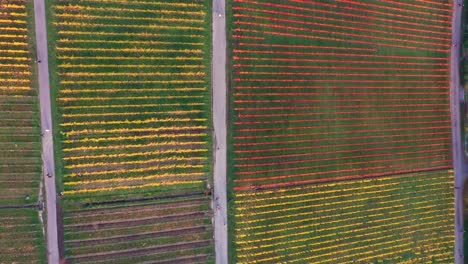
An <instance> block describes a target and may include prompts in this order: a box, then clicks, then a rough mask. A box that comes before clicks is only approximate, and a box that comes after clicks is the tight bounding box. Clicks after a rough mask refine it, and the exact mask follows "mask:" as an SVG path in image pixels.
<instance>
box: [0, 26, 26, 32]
mask: <svg viewBox="0 0 468 264" xmlns="http://www.w3.org/2000/svg"><path fill="white" fill-rule="evenodd" d="M0 30H1V31H3V32H5V31H19V32H28V29H27V28H20V27H0Z"/></svg>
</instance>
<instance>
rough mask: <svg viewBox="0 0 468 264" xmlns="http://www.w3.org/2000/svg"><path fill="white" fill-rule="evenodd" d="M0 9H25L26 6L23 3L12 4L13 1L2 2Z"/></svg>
mask: <svg viewBox="0 0 468 264" xmlns="http://www.w3.org/2000/svg"><path fill="white" fill-rule="evenodd" d="M2 9H3V10H8V9H21V10H25V9H26V6H25V5H24V4H23V5H17V4H13V3H2Z"/></svg>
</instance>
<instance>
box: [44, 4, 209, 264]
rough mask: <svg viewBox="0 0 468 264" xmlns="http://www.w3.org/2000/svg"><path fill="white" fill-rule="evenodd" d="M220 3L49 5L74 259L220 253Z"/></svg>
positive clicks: (163, 259)
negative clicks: (215, 82) (214, 108)
mask: <svg viewBox="0 0 468 264" xmlns="http://www.w3.org/2000/svg"><path fill="white" fill-rule="evenodd" d="M210 2H211V1H170V2H165V1H164V2H163V1H161V2H160V1H148V0H143V1H118V0H106V1H102V0H99V1H97V0H81V1H66V2H63V1H53V3H51V9H52V12H51V13H50V14H49V15H50V18H51V20H50V30H49V31H50V32H53V33H52V35H53V36H52V38H53V39H55V42H56V45H55V49H54V50H52V51H51V54H52V55H51V57H52V59H51V61H52V68H56V72H57V75H56V76H53V78H55V81H54V82H55V86H56V90H55V91H54V94H55V95H54V96H55V104H56V105H55V109H56V112H57V113H58V115H57V116H56V119H57V120H58V121H59V122H58V126H57V128H56V131H59V134H58V135H57V138H56V139H57V140H56V142H55V144H56V149H57V151H56V152H57V155H58V157H59V168H60V172H59V173H60V174H61V175H62V180H61V181H62V182H61V183H59V184H60V185H61V186H62V187H60V188H63V196H62V198H61V200H62V202H61V204H62V207H63V208H62V211H63V228H64V230H63V231H64V234H63V237H64V241H65V242H64V245H65V247H64V249H63V251H64V254H65V257H66V258H67V259H68V260H69V261H72V262H73V263H96V262H99V263H120V262H121V263H128V261H129V258H132V263H137V262H138V263H139V262H145V263H146V261H154V260H158V263H174V262H176V263H192V262H211V261H212V255H213V249H212V231H211V214H212V213H211V209H210V206H209V204H210V199H209V194H210V190H209V187H208V186H209V184H210V182H211V133H210V130H211V125H210V124H211V115H210V110H211V102H210V75H209V72H210V40H211V38H210V30H209V29H210V21H211V16H210V14H211V13H210V12H209V10H210V8H211V7H210V5H211V4H210ZM55 58H56V59H55ZM52 72H54V71H52ZM135 261H136V262H135Z"/></svg>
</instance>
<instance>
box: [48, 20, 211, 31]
mask: <svg viewBox="0 0 468 264" xmlns="http://www.w3.org/2000/svg"><path fill="white" fill-rule="evenodd" d="M54 24H55V25H56V26H61V27H63V26H70V27H88V28H96V27H106V28H122V27H125V28H136V29H144V30H149V29H159V30H160V29H168V30H188V31H193V30H195V31H205V29H204V28H203V27H190V26H164V25H133V24H128V25H121V24H106V23H85V22H66V21H62V22H59V23H58V22H54Z"/></svg>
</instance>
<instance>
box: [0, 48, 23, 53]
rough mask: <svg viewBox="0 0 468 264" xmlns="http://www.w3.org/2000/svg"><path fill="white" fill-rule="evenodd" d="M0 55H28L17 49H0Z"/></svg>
mask: <svg viewBox="0 0 468 264" xmlns="http://www.w3.org/2000/svg"><path fill="white" fill-rule="evenodd" d="M0 53H2V54H7V53H14V54H29V51H27V50H19V49H7V50H5V49H0Z"/></svg>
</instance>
